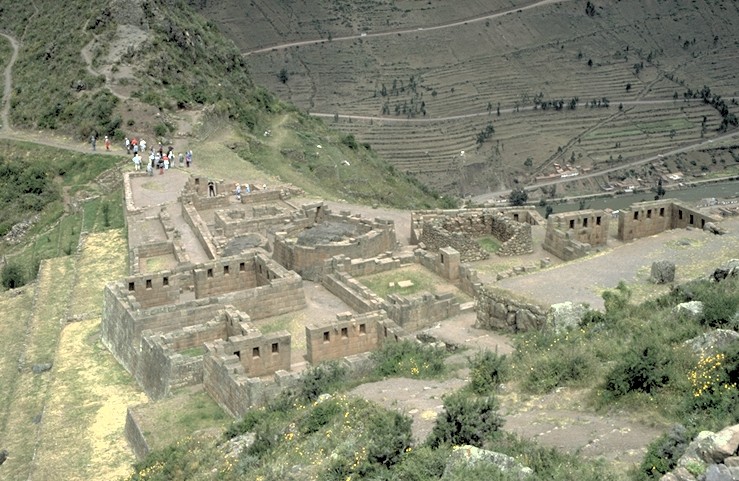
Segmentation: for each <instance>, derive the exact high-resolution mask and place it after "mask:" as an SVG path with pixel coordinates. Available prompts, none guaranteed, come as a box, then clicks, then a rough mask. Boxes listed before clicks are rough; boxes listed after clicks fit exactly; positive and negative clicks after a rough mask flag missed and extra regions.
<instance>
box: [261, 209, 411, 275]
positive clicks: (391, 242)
mask: <svg viewBox="0 0 739 481" xmlns="http://www.w3.org/2000/svg"><path fill="white" fill-rule="evenodd" d="M304 210H305V208H304ZM306 218H307V219H315V221H314V222H313V223H312V224H310V225H308V226H306V223H305V222H302V221H301V222H299V223H298V224H299V227H297V228H296V227H295V226H291V225H288V226H285V227H284V228H283V230H282V231H280V232H275V241H274V250H273V254H272V258H273V259H274V260H275V261H277V262H278V263H280V264H281V265H283V266H285V267H286V268H288V269H291V270H294V271H295V272H297V273H298V274H300V275H301V276H302V277H303V278H304V279H308V280H315V281H319V280H320V279H321V277H322V275H323V268H324V263H325V261H326V260H328V259H330V258H332V257H334V256H337V255H342V256H345V257H348V258H350V259H363V258H368V257H375V256H377V255H380V254H382V253H384V252H387V251H391V250H393V249H395V246H396V244H397V241H396V238H395V225H394V223H393V222H392V221H387V220H381V219H375V220H373V221H368V220H365V219H362V218H361V217H358V216H351V215H349V214H348V213H341V214H339V215H334V214H332V213H331V212H330V211H329V210H328V209H327V208H326V207H324V206H322V205H319V206H317V207H316V208H315V212H307V214H306Z"/></svg>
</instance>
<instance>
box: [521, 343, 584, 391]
mask: <svg viewBox="0 0 739 481" xmlns="http://www.w3.org/2000/svg"><path fill="white" fill-rule="evenodd" d="M593 370H594V368H593V359H592V356H589V355H588V354H587V353H585V352H582V351H581V350H580V349H578V348H576V347H575V346H573V345H570V344H566V345H562V346H560V347H559V348H557V349H555V350H554V351H553V352H551V353H549V354H547V355H545V356H541V357H539V358H538V359H537V361H536V362H535V363H534V364H533V365H532V366H531V367H530V369H529V371H528V372H527V373H526V375H525V377H524V379H523V387H524V389H526V390H527V391H530V392H534V393H546V392H549V391H551V390H552V389H554V388H555V387H558V386H563V385H565V384H567V383H569V382H574V381H580V380H582V379H584V378H586V377H588V376H589V375H590V374H592V372H593Z"/></svg>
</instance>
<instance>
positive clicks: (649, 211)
mask: <svg viewBox="0 0 739 481" xmlns="http://www.w3.org/2000/svg"><path fill="white" fill-rule="evenodd" d="M651 218H652V209H647V219H651Z"/></svg>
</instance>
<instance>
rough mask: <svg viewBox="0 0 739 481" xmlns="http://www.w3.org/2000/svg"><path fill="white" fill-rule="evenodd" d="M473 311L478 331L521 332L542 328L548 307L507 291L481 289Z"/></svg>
mask: <svg viewBox="0 0 739 481" xmlns="http://www.w3.org/2000/svg"><path fill="white" fill-rule="evenodd" d="M475 310H476V313H477V320H476V322H475V327H477V328H478V329H493V330H502V331H508V332H522V331H529V330H532V329H535V330H540V329H542V328H544V327H545V326H546V320H547V312H548V310H549V307H548V306H547V307H544V306H541V305H538V304H534V303H533V302H531V301H528V300H524V299H519V298H516V297H514V296H513V294H511V293H510V292H507V291H503V290H500V289H495V288H491V287H483V288H481V289H480V290H479V292H478V297H477V303H476V308H475Z"/></svg>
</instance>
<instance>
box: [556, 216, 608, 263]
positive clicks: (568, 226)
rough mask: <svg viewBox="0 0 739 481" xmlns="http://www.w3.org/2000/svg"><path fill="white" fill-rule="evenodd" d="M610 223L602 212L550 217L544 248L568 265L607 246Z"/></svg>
mask: <svg viewBox="0 0 739 481" xmlns="http://www.w3.org/2000/svg"><path fill="white" fill-rule="evenodd" d="M609 223H610V215H608V214H606V213H605V212H604V211H602V210H581V211H577V212H567V213H563V214H554V215H551V216H549V219H547V232H546V236H545V238H544V244H543V245H542V247H543V248H544V250H546V251H547V252H551V253H552V254H554V255H555V256H557V257H559V258H560V259H563V260H566V261H570V260H573V259H577V258H579V257H583V256H585V255H587V254H589V253H590V250H591V247H593V246H605V245H606V243H607V240H608V226H609Z"/></svg>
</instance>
